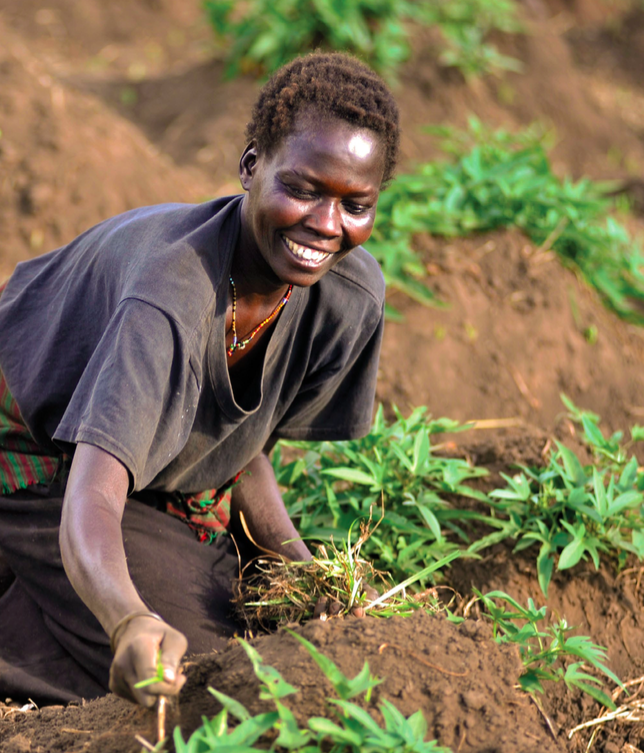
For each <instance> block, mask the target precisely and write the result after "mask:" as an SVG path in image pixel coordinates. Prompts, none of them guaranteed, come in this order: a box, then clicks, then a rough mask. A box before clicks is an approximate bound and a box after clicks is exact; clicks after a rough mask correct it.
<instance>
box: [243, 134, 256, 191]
mask: <svg viewBox="0 0 644 753" xmlns="http://www.w3.org/2000/svg"><path fill="white" fill-rule="evenodd" d="M256 165H257V146H256V144H255V142H254V141H251V142H250V144H248V145H247V146H246V148H245V149H244V151H243V152H242V156H241V157H240V159H239V180H240V182H241V184H242V188H243V189H244V191H249V190H250V187H251V184H252V182H253V177H254V175H255V167H256Z"/></svg>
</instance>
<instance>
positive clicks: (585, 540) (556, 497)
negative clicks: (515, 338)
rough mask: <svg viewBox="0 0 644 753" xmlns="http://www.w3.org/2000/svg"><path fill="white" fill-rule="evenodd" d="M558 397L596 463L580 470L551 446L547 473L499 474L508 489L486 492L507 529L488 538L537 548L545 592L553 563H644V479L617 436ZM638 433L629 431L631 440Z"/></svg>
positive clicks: (570, 456)
mask: <svg viewBox="0 0 644 753" xmlns="http://www.w3.org/2000/svg"><path fill="white" fill-rule="evenodd" d="M562 399H563V400H564V403H565V405H566V406H567V407H568V409H569V411H570V416H571V418H572V419H573V420H575V421H578V422H579V423H580V424H581V425H582V427H583V430H584V437H585V440H586V442H587V444H588V445H589V447H590V449H591V450H592V451H593V454H594V455H595V461H596V462H595V465H590V466H584V465H582V463H581V461H580V460H579V458H578V457H577V456H576V455H575V453H573V452H572V450H570V449H569V448H567V447H566V446H565V445H563V444H561V443H560V442H556V443H555V444H556V449H555V450H554V451H553V452H552V453H551V456H550V462H549V464H548V466H547V467H546V468H538V469H535V468H527V467H525V466H521V467H520V468H521V472H520V473H517V474H515V475H514V476H508V475H506V474H503V473H502V474H501V475H502V476H503V478H504V479H505V481H506V482H507V488H505V489H495V490H494V491H492V492H490V494H489V497H490V505H492V507H493V508H494V510H495V511H496V514H497V515H498V516H499V518H500V519H501V518H502V519H504V520H505V528H504V529H503V528H502V529H501V531H500V532H497V533H495V534H493V535H492V536H491V537H488V539H489V541H492V540H501V538H504V537H505V536H507V537H510V538H514V539H516V540H517V542H518V543H517V545H516V547H515V551H520V550H523V549H527V548H528V547H530V546H532V545H533V544H539V554H538V556H537V573H538V578H539V585H540V586H541V590H542V591H543V593H544V594H546V595H547V592H548V586H549V584H550V581H551V579H552V574H553V570H554V567H555V563H556V566H557V569H558V570H566V569H569V568H571V567H574V566H575V565H576V564H577V563H578V562H579V561H580V560H582V559H586V558H587V556H589V557H590V558H591V559H592V561H593V563H594V565H595V567H596V568H599V564H600V553H603V554H605V555H608V556H609V557H613V558H614V559H616V560H617V563H618V566H620V567H623V566H624V565H625V563H626V560H627V557H628V556H629V555H635V556H636V557H637V558H638V559H639V560H642V559H643V558H644V517H643V516H642V507H643V505H644V493H643V492H642V489H643V488H644V477H643V475H642V472H641V471H640V470H639V468H638V463H637V458H636V457H634V456H633V457H631V458H630V459H629V458H628V455H627V452H626V449H627V447H628V445H625V446H622V445H621V444H620V441H621V438H622V435H621V433H619V432H618V433H616V434H614V435H613V436H612V437H611V438H610V439H607V438H605V437H604V435H603V434H602V432H601V430H600V428H599V426H598V422H599V418H598V417H597V416H595V415H594V414H591V413H587V412H583V411H580V410H579V409H578V408H576V406H574V405H573V403H572V402H571V401H570V400H569V399H568V398H566V396H565V395H562ZM641 433H642V432H641V429H640V427H634V429H633V431H632V435H633V441H636V440H637V439H639V438H640V437H641Z"/></svg>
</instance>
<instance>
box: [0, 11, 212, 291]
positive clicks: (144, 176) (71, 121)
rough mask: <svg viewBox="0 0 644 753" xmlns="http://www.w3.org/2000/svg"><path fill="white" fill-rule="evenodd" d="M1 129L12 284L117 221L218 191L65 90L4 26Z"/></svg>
mask: <svg viewBox="0 0 644 753" xmlns="http://www.w3.org/2000/svg"><path fill="white" fill-rule="evenodd" d="M0 124H1V128H2V139H1V140H0V175H1V176H2V179H0V225H1V226H2V228H3V243H2V254H1V255H0V278H2V279H3V278H5V277H7V276H8V275H9V274H10V273H11V271H12V270H13V267H14V266H15V264H16V263H17V262H18V261H20V260H21V259H24V258H26V257H28V256H33V255H36V254H39V253H42V252H44V251H48V250H51V249H52V248H55V247H57V246H59V245H61V244H62V243H65V242H67V241H69V240H71V239H72V238H73V237H75V236H76V235H78V234H79V233H81V232H83V231H84V230H86V229H87V228H88V227H90V226H91V225H94V224H96V223H97V222H100V221H101V220H103V219H105V218H107V217H110V216H111V215H113V214H117V213H119V212H123V211H125V210H127V209H132V208H133V207H136V206H141V205H145V204H153V203H158V202H161V201H167V200H175V201H180V200H183V201H189V200H197V199H201V198H203V197H204V196H206V195H207V194H208V191H209V189H210V185H209V184H208V183H207V182H206V181H205V179H203V178H202V177H201V176H200V175H199V174H197V173H196V172H195V171H191V170H189V169H183V170H182V169H178V168H177V167H176V166H175V165H173V164H172V162H171V160H170V159H169V158H167V157H165V156H164V155H162V154H160V153H159V152H158V150H157V149H156V148H155V147H154V146H152V145H151V144H150V143H149V142H148V141H147V140H146V139H145V138H144V137H143V136H142V135H141V133H140V132H139V130H138V129H137V128H135V127H134V126H132V125H131V124H130V123H128V122H127V121H125V120H123V119H122V118H120V117H118V116H117V115H115V114H114V113H113V112H112V111H111V110H110V109H109V108H108V107H106V106H105V105H104V104H103V103H101V102H100V101H99V100H97V99H95V98H94V97H90V96H87V95H86V94H83V93H79V92H77V91H75V90H73V89H70V88H68V87H66V86H64V85H63V84H61V83H60V82H59V81H58V80H57V79H56V78H55V76H54V75H53V74H52V71H51V69H50V68H48V67H47V66H46V65H45V64H44V63H43V62H42V61H41V60H40V59H38V58H37V57H36V56H35V55H33V54H32V52H31V50H30V49H29V47H28V46H27V45H26V44H25V43H24V42H23V41H22V40H21V39H20V38H18V37H17V36H16V35H15V34H14V33H13V32H11V31H10V30H9V29H7V28H6V26H4V25H3V24H2V22H1V19H0Z"/></svg>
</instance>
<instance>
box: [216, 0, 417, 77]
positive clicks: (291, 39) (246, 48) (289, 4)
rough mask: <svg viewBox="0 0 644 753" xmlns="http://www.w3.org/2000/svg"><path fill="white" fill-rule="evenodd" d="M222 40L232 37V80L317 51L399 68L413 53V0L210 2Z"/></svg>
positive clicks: (378, 66)
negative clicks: (409, 26) (410, 36)
mask: <svg viewBox="0 0 644 753" xmlns="http://www.w3.org/2000/svg"><path fill="white" fill-rule="evenodd" d="M204 7H205V9H206V12H207V14H208V16H209V18H210V21H211V23H212V25H213V27H214V29H215V32H216V33H217V34H218V35H219V36H220V37H222V38H228V39H232V45H231V47H230V49H229V51H228V55H227V61H228V68H227V74H228V76H231V77H232V76H236V75H239V73H243V72H248V71H249V70H255V71H260V72H262V73H264V72H265V73H270V72H272V71H274V70H276V69H277V68H279V67H280V66H282V65H283V64H284V63H287V62H288V61H289V60H291V59H292V58H294V57H296V56H297V55H298V54H301V53H304V52H309V51H311V50H313V49H315V48H317V47H326V48H327V49H332V50H343V51H347V52H354V53H356V54H358V55H360V56H361V57H363V58H364V59H365V60H366V61H367V62H369V63H370V64H371V65H373V66H374V67H375V68H376V69H377V70H380V71H383V72H384V71H388V70H392V69H395V68H396V67H397V66H398V64H399V63H400V62H402V61H403V60H405V59H406V58H407V56H408V55H409V42H408V33H407V31H406V29H405V27H404V25H403V23H404V21H405V19H408V18H409V17H410V14H411V12H412V5H411V3H409V2H408V0H351V1H350V2H346V1H345V0H251V1H250V2H249V3H247V6H246V8H245V11H243V12H242V13H240V12H239V9H238V7H237V4H236V3H235V2H234V0H205V2H204Z"/></svg>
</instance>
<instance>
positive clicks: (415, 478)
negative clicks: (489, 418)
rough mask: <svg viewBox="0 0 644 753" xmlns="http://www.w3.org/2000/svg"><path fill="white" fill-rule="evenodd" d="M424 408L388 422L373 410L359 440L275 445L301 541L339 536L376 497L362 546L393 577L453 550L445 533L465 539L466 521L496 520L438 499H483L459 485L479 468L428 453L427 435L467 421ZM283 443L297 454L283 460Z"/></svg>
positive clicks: (483, 472) (276, 461)
mask: <svg viewBox="0 0 644 753" xmlns="http://www.w3.org/2000/svg"><path fill="white" fill-rule="evenodd" d="M425 413H426V408H423V407H421V408H417V409H416V410H414V411H413V412H412V413H411V415H410V416H409V417H407V418H404V417H403V416H402V415H401V414H400V412H399V411H397V410H396V420H395V421H393V422H391V423H388V422H387V421H386V420H385V418H384V413H383V410H382V407H380V408H379V409H378V411H377V413H376V417H375V420H374V424H373V427H372V429H371V432H370V433H369V434H368V435H367V436H366V437H364V438H362V439H357V440H352V441H349V442H317V443H310V442H286V443H279V444H278V445H277V447H276V449H275V452H274V454H273V467H274V469H275V473H276V477H277V480H278V483H279V484H280V485H281V486H282V487H283V489H284V493H283V497H284V502H285V504H286V508H287V510H288V512H289V515H290V516H291V518H292V519H293V520H294V522H295V523H296V525H297V527H298V530H299V531H300V533H301V535H302V537H303V538H310V539H317V540H322V541H329V540H330V537H331V536H334V537H336V538H342V539H347V537H348V533H349V531H350V530H351V526H352V525H353V523H354V521H355V520H356V519H357V518H368V517H369V516H370V511H371V509H372V508H379V507H380V505H381V501H384V516H383V519H382V522H381V524H380V525H379V527H378V528H377V530H375V531H373V532H372V534H371V535H370V536H369V538H368V540H367V541H365V543H364V545H363V549H362V551H363V553H364V555H365V557H366V558H368V559H370V560H372V561H373V564H374V566H375V567H377V568H378V569H381V570H387V571H389V572H390V573H391V575H392V577H393V578H394V580H396V581H399V580H404V579H405V578H407V577H408V576H409V575H413V574H416V573H418V572H420V571H422V570H423V569H424V568H425V567H426V566H427V563H428V562H431V561H432V560H440V559H442V558H443V557H445V556H446V555H449V554H450V553H451V552H453V551H455V550H456V549H457V548H458V545H457V544H456V543H455V542H454V541H452V540H450V539H449V538H448V537H447V535H446V531H447V532H449V533H451V534H453V535H455V536H456V537H457V538H458V539H460V540H461V541H462V542H465V543H469V539H468V535H467V532H466V530H465V528H464V526H465V525H467V524H468V523H469V522H471V521H475V520H477V521H485V522H488V523H489V524H490V525H492V526H493V527H499V526H500V525H502V524H501V523H499V522H497V521H496V520H494V519H491V518H489V517H485V516H483V515H481V514H479V513H477V512H475V511H473V510H466V509H462V510H456V509H453V508H452V507H451V505H450V504H449V502H448V501H447V500H446V499H445V495H448V494H453V495H461V496H465V497H470V498H473V499H479V500H485V499H486V497H485V495H484V494H483V493H482V492H479V491H477V490H476V489H474V488H472V487H471V486H469V485H468V484H467V483H465V482H466V481H469V480H472V479H477V478H480V477H482V476H484V475H486V473H487V471H486V470H485V469H483V468H476V467H473V466H472V465H471V464H470V463H467V462H466V461H465V460H461V459H457V458H445V457H441V456H440V455H438V454H436V453H434V452H433V451H432V447H431V444H430V437H431V436H433V435H435V434H439V433H442V432H446V431H450V432H455V431H462V430H464V429H466V428H467V426H459V424H458V423H457V422H455V421H451V420H449V419H437V420H432V419H430V418H427V417H426V416H425ZM284 447H296V448H299V449H301V450H303V451H304V455H302V456H299V457H297V458H296V459H294V460H290V461H289V462H286V461H283V460H282V457H283V454H282V449H283V448H284ZM425 580H426V579H423V580H421V584H422V585H423V586H424V585H426V583H425Z"/></svg>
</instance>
